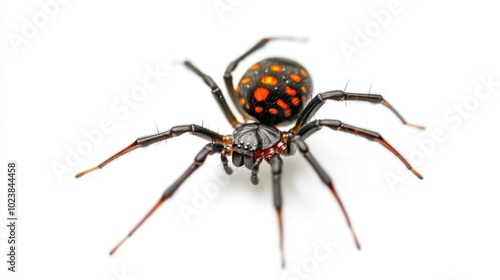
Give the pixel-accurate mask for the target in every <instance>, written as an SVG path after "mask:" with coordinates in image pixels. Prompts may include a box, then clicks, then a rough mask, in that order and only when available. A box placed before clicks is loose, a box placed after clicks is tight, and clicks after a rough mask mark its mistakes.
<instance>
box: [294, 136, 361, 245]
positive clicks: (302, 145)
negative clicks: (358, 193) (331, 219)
mask: <svg viewBox="0 0 500 280" xmlns="http://www.w3.org/2000/svg"><path fill="white" fill-rule="evenodd" d="M291 141H292V142H293V143H295V144H296V145H297V147H298V149H299V151H300V152H301V153H302V155H303V156H304V157H305V158H306V160H307V161H308V162H309V163H310V164H311V166H312V167H313V169H314V171H316V173H318V176H319V177H320V178H321V181H323V183H324V184H325V185H327V186H328V188H329V189H330V191H331V192H332V194H333V196H334V197H335V199H336V200H337V203H338V204H339V206H340V209H341V210H342V213H343V214H344V217H345V219H346V221H347V225H348V226H349V229H350V230H351V234H352V237H353V238H354V243H356V247H357V248H358V250H359V249H361V245H360V244H359V241H358V237H357V236H356V233H355V232H354V228H353V227H352V224H351V220H350V218H349V215H347V211H346V209H345V207H344V204H343V203H342V200H341V199H340V196H339V195H338V193H337V191H336V190H335V187H334V186H333V182H332V179H331V178H330V176H328V174H327V173H326V171H325V170H324V169H323V168H322V167H321V166H320V165H319V163H318V162H317V161H316V159H315V158H314V157H313V155H312V154H311V153H310V152H309V148H308V147H307V145H306V142H304V139H303V138H302V137H300V136H299V135H295V136H294V137H293V139H292V140H291Z"/></svg>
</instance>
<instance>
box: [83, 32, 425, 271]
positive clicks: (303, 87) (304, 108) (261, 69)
mask: <svg viewBox="0 0 500 280" xmlns="http://www.w3.org/2000/svg"><path fill="white" fill-rule="evenodd" d="M272 40H294V41H301V40H303V39H298V38H288V37H285V38H284V37H281V38H264V39H262V40H260V41H259V42H258V43H257V44H256V45H255V46H253V47H252V48H251V49H250V50H248V51H247V52H245V53H244V54H243V55H241V56H240V57H238V58H237V59H236V60H234V61H233V62H231V63H230V64H229V66H228V67H227V69H226V73H225V74H224V82H225V84H226V88H227V90H228V91H229V95H230V96H231V99H232V101H233V103H234V104H235V106H236V108H238V111H239V112H240V114H241V115H242V116H243V119H244V122H243V123H242V122H239V121H238V120H237V119H236V117H235V116H234V114H233V113H232V112H231V110H230V108H229V107H228V105H227V103H226V100H225V98H224V96H223V95H222V92H221V89H220V88H219V86H217V84H216V83H215V82H214V81H213V80H212V78H211V77H209V76H207V75H205V74H204V73H203V72H201V71H200V70H199V69H198V68H196V67H195V66H194V65H193V64H192V63H191V62H189V61H185V62H184V65H185V66H186V67H187V68H189V69H190V70H192V71H193V72H194V73H195V74H196V75H198V76H199V77H201V78H202V79H203V81H204V82H205V83H206V84H207V85H208V86H209V87H210V89H211V90H212V94H213V96H214V97H215V100H216V101H217V103H218V104H219V106H220V108H221V109H222V111H223V112H224V115H225V116H226V118H227V120H228V121H229V122H230V123H231V125H232V126H233V127H234V128H235V130H234V132H233V134H232V135H231V134H230V135H221V134H219V133H217V132H214V131H212V130H209V129H207V128H204V127H201V126H198V125H195V124H190V125H180V126H174V127H172V128H171V129H170V130H167V131H164V132H161V133H158V134H154V135H150V136H145V137H140V138H138V139H137V140H135V141H134V142H133V143H132V144H131V145H129V146H128V147H126V148H125V149H123V150H122V151H120V152H118V153H116V154H115V155H113V156H111V157H110V158H108V159H107V160H105V161H104V162H102V163H101V164H99V165H98V166H96V167H93V168H90V169H88V170H86V171H83V172H81V173H78V174H77V175H76V176H75V177H77V178H79V177H81V176H83V175H85V174H87V173H89V172H92V171H94V170H97V169H100V168H103V167H104V166H106V165H107V164H108V163H110V162H111V161H113V160H115V159H116V158H118V157H120V156H122V155H124V154H126V153H128V152H131V151H133V150H135V149H137V148H142V147H146V146H149V145H151V144H153V143H157V142H159V141H163V140H167V139H169V138H172V137H176V136H180V135H182V134H184V133H186V132H189V133H191V134H193V135H196V136H199V137H202V138H204V139H206V140H210V141H211V143H209V144H206V145H205V146H204V147H203V149H202V150H201V151H200V152H199V153H198V154H197V155H196V157H195V159H194V162H193V163H192V164H191V165H190V166H189V168H188V169H187V170H186V171H185V172H184V173H183V174H182V175H181V176H180V177H179V178H178V179H177V180H176V181H175V182H174V183H172V185H171V186H170V187H168V188H167V189H166V190H165V192H164V193H163V194H162V196H161V198H160V199H159V200H158V202H156V204H155V205H154V206H153V208H152V209H151V210H150V211H149V212H148V213H147V214H146V216H145V217H144V218H143V219H142V220H141V221H140V222H139V223H138V224H137V225H136V226H135V227H134V228H133V229H132V231H130V233H129V234H128V235H127V236H126V237H125V238H123V239H122V240H121V241H120V242H119V243H118V244H117V245H116V246H115V247H114V248H113V250H111V252H110V254H111V255H112V254H113V253H114V252H115V251H116V250H117V249H118V248H119V247H120V246H121V245H122V244H123V243H124V242H125V241H126V240H127V239H128V238H129V237H130V236H132V235H133V234H134V232H135V231H136V230H137V229H138V228H139V227H140V226H141V225H142V224H143V223H144V222H145V221H146V220H147V219H148V218H149V216H151V214H153V213H154V212H155V211H156V210H157V209H158V208H159V207H160V205H162V204H163V202H165V200H166V199H167V198H170V197H171V196H172V195H173V194H174V193H175V192H176V191H177V189H178V188H179V187H180V185H181V184H182V183H183V182H184V181H185V180H186V179H187V178H188V177H189V176H190V175H191V174H192V173H193V172H194V171H195V170H197V169H198V167H200V166H201V165H202V164H203V163H204V162H205V160H206V158H207V157H208V156H209V155H213V154H215V153H218V154H220V159H221V162H222V166H223V167H224V170H225V172H226V173H227V174H231V173H232V169H231V168H230V167H229V165H228V159H227V156H228V155H230V156H231V157H232V162H233V164H234V166H237V167H240V166H243V165H244V166H245V167H246V168H248V169H250V170H251V172H252V175H251V182H252V183H253V184H258V182H259V179H258V176H257V175H258V173H259V166H260V164H261V163H262V161H264V160H265V161H266V162H267V163H269V164H270V166H271V170H272V176H273V178H272V182H273V183H272V184H273V201H274V207H275V209H276V213H277V216H278V226H279V241H280V242H279V246H280V253H281V265H282V267H284V266H285V257H284V253H283V222H282V214H281V208H282V204H283V203H282V196H281V170H282V165H283V161H282V159H281V157H282V156H291V155H293V154H295V152H296V151H297V150H299V152H300V153H301V154H302V155H303V156H304V157H305V158H306V160H307V161H308V162H309V164H311V166H312V168H313V169H314V170H315V171H316V173H317V174H318V176H319V177H320V178H321V180H322V181H323V183H324V184H325V185H326V186H327V187H328V188H329V189H330V191H331V192H332V194H333V196H334V198H335V199H336V200H337V203H338V204H339V206H340V209H341V210H342V213H343V215H344V217H345V219H346V221H347V224H348V226H349V229H350V231H351V234H352V236H353V238H354V242H355V244H356V247H357V248H358V249H360V248H361V247H360V245H359V241H358V238H357V237H356V234H355V232H354V229H353V227H352V225H351V221H350V219H349V216H348V215H347V212H346V210H345V208H344V205H343V204H342V201H341V200H340V197H339V195H338V194H337V192H336V190H335V187H334V186H333V183H332V180H331V179H330V176H328V174H327V173H326V172H325V170H324V169H323V168H322V167H321V166H320V165H319V163H318V162H317V161H316V159H315V158H314V157H313V155H312V154H311V152H309V149H308V147H307V145H306V142H305V140H306V139H307V138H308V137H309V136H311V135H312V134H313V133H315V132H316V131H318V130H320V129H321V128H323V127H327V128H330V129H333V130H338V131H342V132H347V133H351V134H355V135H358V136H361V137H364V138H366V139H368V140H371V141H375V142H378V143H380V144H381V145H382V146H384V147H385V148H386V149H388V150H389V151H391V152H392V153H393V154H394V155H395V156H396V157H398V158H399V159H400V160H401V161H402V162H403V164H404V165H405V166H406V167H407V168H408V169H409V170H410V171H411V172H413V174H415V176H417V177H418V178H419V179H422V178H423V177H422V176H421V175H420V174H419V173H418V172H417V171H416V170H415V169H413V167H412V166H411V165H410V164H409V163H408V162H407V161H406V160H405V159H404V158H403V157H402V156H401V155H400V154H399V153H398V152H397V151H396V149H394V148H393V147H392V146H391V145H390V144H389V143H388V142H387V141H385V140H384V138H382V136H381V135H380V134H379V133H377V132H374V131H370V130H366V129H363V128H359V127H355V126H352V125H349V124H344V123H342V122H341V121H339V120H331V119H319V120H315V121H310V120H311V118H312V117H313V116H314V114H315V113H316V112H317V111H318V110H319V109H320V108H321V106H323V104H324V103H325V102H326V101H327V100H334V101H363V102H369V103H373V104H382V105H384V106H385V107H387V108H389V109H390V110H391V111H392V112H393V113H394V114H395V115H396V116H397V117H398V118H399V119H400V120H401V122H403V124H405V125H409V126H412V127H415V128H420V129H423V127H422V126H418V125H414V124H410V123H408V122H406V120H405V119H404V118H403V116H401V114H399V113H398V111H396V109H395V108H394V107H392V106H391V105H390V104H389V103H388V102H387V101H386V100H385V99H384V98H383V97H382V96H381V95H378V94H360V93H350V92H345V91H341V90H333V91H327V92H322V93H319V94H318V95H316V96H315V97H314V98H312V100H310V98H311V93H312V90H313V89H312V81H311V78H310V76H309V74H308V72H307V71H306V69H305V68H304V67H303V66H302V65H300V64H299V63H297V62H295V61H293V60H289V59H285V58H267V59H264V60H262V61H260V62H258V63H256V64H254V65H253V66H251V67H250V69H248V71H247V72H246V73H245V74H244V75H243V78H242V79H241V80H240V82H239V84H238V86H237V87H236V88H234V86H233V77H232V74H231V73H232V72H233V71H234V70H235V69H236V67H237V66H238V63H239V62H241V61H242V60H243V59H245V58H246V57H247V56H248V55H250V54H252V53H253V52H255V51H256V50H258V49H260V48H262V47H264V46H265V45H266V44H267V43H268V42H269V41H272ZM309 100H310V101H309ZM308 101H309V102H308ZM292 122H295V125H294V126H293V128H291V129H289V130H288V131H281V130H279V129H278V128H276V126H277V125H284V124H290V123H292Z"/></svg>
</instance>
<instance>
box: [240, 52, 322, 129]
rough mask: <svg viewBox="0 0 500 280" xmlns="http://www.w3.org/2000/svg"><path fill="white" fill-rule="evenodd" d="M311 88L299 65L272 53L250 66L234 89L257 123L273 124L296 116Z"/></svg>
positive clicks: (307, 77)
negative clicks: (272, 55) (271, 56)
mask: <svg viewBox="0 0 500 280" xmlns="http://www.w3.org/2000/svg"><path fill="white" fill-rule="evenodd" d="M312 89H313V88H312V81H311V78H310V76H309V74H308V72H307V71H306V69H305V68H304V67H303V66H302V65H300V64H299V63H297V62H295V61H293V60H290V59H285V58H276V57H274V58H267V59H264V60H262V61H260V62H258V63H256V64H254V65H253V66H252V67H250V69H248V71H247V72H246V73H245V74H244V75H243V77H242V78H241V80H240V82H239V84H238V86H237V87H236V93H237V94H238V99H239V101H240V106H241V107H242V108H243V110H244V111H245V112H246V113H247V114H248V115H250V116H252V117H254V118H255V119H256V120H257V121H259V122H260V123H263V124H267V125H277V124H287V123H289V122H291V121H294V120H296V119H297V117H298V113H299V112H300V111H302V109H303V108H304V104H306V102H307V101H308V100H309V99H310V97H311V92H312Z"/></svg>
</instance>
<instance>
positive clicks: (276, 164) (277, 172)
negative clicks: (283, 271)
mask: <svg viewBox="0 0 500 280" xmlns="http://www.w3.org/2000/svg"><path fill="white" fill-rule="evenodd" d="M269 164H270V165H271V170H272V172H273V202H274V208H275V209H276V214H277V216H278V228H279V238H280V254H281V267H285V253H284V250H283V218H282V215H281V208H282V206H283V199H282V196H281V167H282V166H283V160H282V159H281V157H280V155H279V154H274V155H273V156H271V157H270V158H269Z"/></svg>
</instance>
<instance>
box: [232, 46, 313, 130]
mask: <svg viewBox="0 0 500 280" xmlns="http://www.w3.org/2000/svg"><path fill="white" fill-rule="evenodd" d="M273 40H288V41H306V40H307V39H305V38H295V37H269V38H264V39H262V40H260V41H259V42H257V44H255V45H254V46H253V47H251V48H250V49H249V50H248V51H246V52H245V53H244V54H242V55H241V56H239V57H238V58H237V59H235V60H234V61H232V62H231V63H229V65H228V66H227V68H226V73H224V82H225V83H226V88H227V90H228V92H229V95H230V96H231V100H232V101H233V103H234V105H235V106H236V108H238V111H239V112H240V114H241V115H242V116H243V118H244V119H245V121H247V120H249V118H248V117H247V115H246V113H245V112H244V111H243V109H242V108H241V107H240V104H239V102H238V98H237V96H238V95H237V94H236V91H235V89H234V85H233V75H232V72H233V71H234V70H235V69H236V67H238V63H240V62H241V61H242V60H243V59H245V58H246V57H247V56H249V55H250V54H252V53H254V52H255V51H257V50H259V49H261V48H263V47H264V46H265V45H266V44H267V43H268V42H269V41H273Z"/></svg>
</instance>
